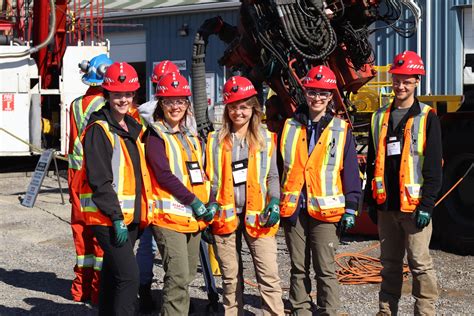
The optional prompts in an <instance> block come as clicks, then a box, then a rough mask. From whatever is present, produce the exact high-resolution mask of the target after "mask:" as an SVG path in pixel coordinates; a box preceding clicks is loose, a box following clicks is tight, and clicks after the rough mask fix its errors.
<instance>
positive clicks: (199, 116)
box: [191, 32, 212, 137]
mask: <svg viewBox="0 0 474 316" xmlns="http://www.w3.org/2000/svg"><path fill="white" fill-rule="evenodd" d="M205 57H206V43H205V41H204V39H203V37H202V35H201V33H199V32H198V33H196V36H195V38H194V44H193V60H192V65H191V69H192V73H191V77H192V89H193V107H194V117H195V118H196V126H197V130H198V133H199V135H201V136H202V137H206V136H207V134H208V132H209V131H211V130H212V127H211V125H210V123H209V120H208V119H207V95H206V62H205Z"/></svg>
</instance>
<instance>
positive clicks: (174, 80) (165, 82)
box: [155, 72, 191, 97]
mask: <svg viewBox="0 0 474 316" xmlns="http://www.w3.org/2000/svg"><path fill="white" fill-rule="evenodd" d="M155 95H156V96H158V97H190V96H191V89H190V88H189V83H188V80H186V78H184V77H183V76H182V75H180V74H179V73H176V72H170V73H169V74H166V75H164V76H163V77H162V78H161V79H160V81H159V82H158V85H157V86H156V93H155Z"/></svg>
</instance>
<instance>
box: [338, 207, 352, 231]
mask: <svg viewBox="0 0 474 316" xmlns="http://www.w3.org/2000/svg"><path fill="white" fill-rule="evenodd" d="M355 221H356V219H355V211H354V210H346V212H345V213H344V215H342V217H341V222H340V224H339V225H342V230H343V231H346V230H348V229H351V228H352V227H354V225H355Z"/></svg>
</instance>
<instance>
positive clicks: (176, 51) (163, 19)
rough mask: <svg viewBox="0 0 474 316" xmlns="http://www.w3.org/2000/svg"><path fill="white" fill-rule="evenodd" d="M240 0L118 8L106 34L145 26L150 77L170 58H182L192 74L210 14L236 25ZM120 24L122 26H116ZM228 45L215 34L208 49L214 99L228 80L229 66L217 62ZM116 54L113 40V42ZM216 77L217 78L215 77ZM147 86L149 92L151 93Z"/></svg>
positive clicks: (184, 71)
mask: <svg viewBox="0 0 474 316" xmlns="http://www.w3.org/2000/svg"><path fill="white" fill-rule="evenodd" d="M239 7H240V3H239V2H224V3H210V4H193V5H186V6H180V7H169V8H157V9H147V10H143V11H141V12H140V11H138V12H136V11H135V12H133V13H132V12H120V11H119V12H117V13H114V14H109V15H108V16H107V17H106V27H105V33H106V35H110V34H112V35H113V34H114V33H116V34H117V35H119V34H120V32H127V31H131V30H132V31H133V30H143V31H144V33H145V35H146V67H145V68H146V78H149V76H150V75H151V71H152V69H153V64H154V63H155V62H158V61H161V60H164V59H170V60H172V61H178V62H179V64H180V68H181V72H182V74H184V75H185V76H186V77H187V78H190V77H191V65H192V49H193V41H194V36H195V34H196V31H197V30H198V29H199V27H200V26H201V24H202V23H203V22H204V21H205V20H206V19H209V18H212V17H215V16H221V17H222V18H223V19H224V21H226V22H227V23H230V24H232V25H237V24H238V17H239ZM112 24H116V25H119V26H113V25H112ZM225 48H226V45H225V44H224V43H223V42H222V41H220V40H219V39H218V38H217V37H215V36H211V37H210V39H209V44H208V46H207V51H206V73H207V78H208V83H209V84H212V85H213V88H211V91H213V96H212V97H213V102H215V101H216V100H220V99H221V97H220V95H219V93H220V90H221V87H222V85H223V82H224V77H225V69H224V68H223V67H220V66H219V65H218V63H217V61H218V59H219V58H220V57H221V56H222V54H223V53H224V50H225ZM111 54H112V56H113V55H114V52H113V43H112V52H111ZM212 78H213V79H212ZM149 90H150V86H149V85H148V86H147V95H150V91H149Z"/></svg>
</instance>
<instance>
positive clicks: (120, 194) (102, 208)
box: [79, 63, 152, 315]
mask: <svg viewBox="0 0 474 316" xmlns="http://www.w3.org/2000/svg"><path fill="white" fill-rule="evenodd" d="M102 87H103V88H104V96H105V98H106V100H107V103H106V105H105V106H104V107H103V108H102V109H101V110H99V111H98V112H95V113H93V114H92V116H91V118H90V120H89V124H88V126H87V128H86V130H85V132H84V133H85V134H84V135H83V144H84V164H83V168H82V169H81V172H82V186H81V190H80V195H79V196H80V200H81V211H82V212H83V216H84V220H85V222H86V224H87V225H90V227H91V229H92V232H93V233H94V235H95V237H96V238H97V241H98V242H99V245H100V247H101V248H102V249H103V250H104V262H103V266H102V274H101V282H100V292H99V315H133V314H134V313H135V303H136V299H137V293H138V285H139V275H138V266H137V263H136V261H135V256H134V253H133V246H134V244H135V241H136V239H137V237H138V235H139V229H140V228H141V229H143V228H144V227H145V226H147V225H148V222H149V219H151V215H152V213H151V212H149V206H151V204H150V203H149V202H148V198H147V196H148V195H149V196H150V197H151V188H150V179H149V176H148V172H147V167H146V164H145V155H144V152H143V145H142V143H141V142H140V139H139V134H140V131H141V125H140V124H138V123H137V122H136V121H135V120H134V119H133V118H131V117H130V116H128V115H127V112H128V110H129V107H130V105H131V104H132V102H133V97H134V95H135V91H136V90H137V89H138V88H139V87H140V85H139V83H138V76H137V72H136V71H135V69H134V68H133V67H132V66H130V65H129V64H127V63H114V64H112V65H111V66H110V67H109V68H108V69H107V71H106V73H105V75H104V82H103V84H102ZM150 210H151V208H150Z"/></svg>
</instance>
